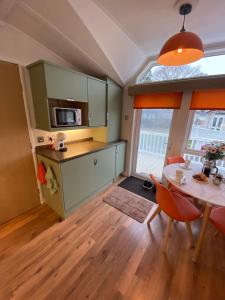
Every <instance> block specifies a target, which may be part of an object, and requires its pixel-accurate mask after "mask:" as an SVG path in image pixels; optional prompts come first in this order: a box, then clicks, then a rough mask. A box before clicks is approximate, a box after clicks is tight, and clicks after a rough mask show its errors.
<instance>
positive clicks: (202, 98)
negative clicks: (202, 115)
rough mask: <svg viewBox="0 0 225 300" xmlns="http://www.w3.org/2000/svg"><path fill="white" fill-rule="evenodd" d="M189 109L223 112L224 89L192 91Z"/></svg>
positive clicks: (224, 103) (224, 102)
mask: <svg viewBox="0 0 225 300" xmlns="http://www.w3.org/2000/svg"><path fill="white" fill-rule="evenodd" d="M190 109H191V110H198V109H199V110H201V109H202V110H225V89H220V90H201V91H200V90H199V91H194V92H193V93H192V99H191V105H190Z"/></svg>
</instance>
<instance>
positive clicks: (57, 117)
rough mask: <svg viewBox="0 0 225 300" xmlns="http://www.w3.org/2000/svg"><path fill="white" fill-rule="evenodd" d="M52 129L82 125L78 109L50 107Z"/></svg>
mask: <svg viewBox="0 0 225 300" xmlns="http://www.w3.org/2000/svg"><path fill="white" fill-rule="evenodd" d="M50 117H51V125H52V127H69V126H81V125H82V113H81V109H78V108H64V107H51V108H50Z"/></svg>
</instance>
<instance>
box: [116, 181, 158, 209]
mask: <svg viewBox="0 0 225 300" xmlns="http://www.w3.org/2000/svg"><path fill="white" fill-rule="evenodd" d="M143 183H144V180H142V179H140V178H137V177H134V176H130V177H127V178H126V179H125V180H123V181H122V182H121V183H120V184H119V186H120V187H122V188H124V189H126V190H128V191H130V192H132V193H134V194H137V195H139V196H141V197H143V198H146V199H147V200H150V201H152V202H155V203H156V200H155V191H154V189H152V190H145V189H143V187H142V186H143Z"/></svg>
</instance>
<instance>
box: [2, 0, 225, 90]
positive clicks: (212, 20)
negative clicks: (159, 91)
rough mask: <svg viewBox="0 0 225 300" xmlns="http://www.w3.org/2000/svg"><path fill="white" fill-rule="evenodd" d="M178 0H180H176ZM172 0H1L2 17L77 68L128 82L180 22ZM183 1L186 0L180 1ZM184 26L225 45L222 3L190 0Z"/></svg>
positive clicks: (206, 39) (207, 42)
mask: <svg viewBox="0 0 225 300" xmlns="http://www.w3.org/2000/svg"><path fill="white" fill-rule="evenodd" d="M178 1H182V0H178ZM176 2H177V1H176V0H167V1H165V0H157V1H155V0H139V1H136V0H38V1H37V0H0V20H2V21H4V22H6V23H9V24H10V25H12V26H14V27H16V28H17V29H19V30H21V31H23V32H24V33H25V34H27V35H29V36H31V37H32V38H34V39H36V40H37V41H38V42H40V43H42V44H43V45H45V46H46V47H47V48H49V49H51V50H52V51H54V52H55V53H56V54H58V55H59V56H61V57H62V58H63V59H65V60H66V61H68V62H69V63H71V64H72V65H74V66H76V68H78V69H79V70H80V71H83V72H86V73H89V74H91V75H96V76H104V75H108V76H109V77H111V78H112V79H114V80H115V81H117V82H118V83H120V84H125V83H127V82H128V81H129V80H130V79H131V78H132V77H133V76H134V75H135V74H137V72H138V71H139V70H140V68H141V67H142V66H143V65H144V64H145V63H146V61H148V60H149V57H154V56H156V55H157V53H158V51H159V49H160V48H161V46H162V44H163V42H164V41H165V40H166V39H167V38H168V37H169V36H171V35H172V34H173V33H175V32H177V31H178V30H179V28H180V24H181V22H182V19H181V17H180V16H179V15H178V13H177V8H176V9H175V8H174V5H175V3H176ZM183 2H185V1H183ZM188 2H194V4H195V6H196V7H195V9H194V11H193V13H192V14H191V15H189V16H188V17H187V23H186V24H187V26H186V27H187V29H189V30H191V31H194V32H196V33H198V34H199V35H200V36H201V37H202V39H203V42H204V44H205V46H206V48H209V49H213V48H214V47H217V48H222V47H223V48H224V47H225V35H224V30H223V28H225V18H224V12H225V1H224V0H217V1H216V2H214V3H216V6H215V4H214V3H213V1H211V0H190V1H188Z"/></svg>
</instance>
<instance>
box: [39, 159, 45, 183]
mask: <svg viewBox="0 0 225 300" xmlns="http://www.w3.org/2000/svg"><path fill="white" fill-rule="evenodd" d="M45 174H46V170H45V166H44V164H43V163H42V162H40V163H39V164H38V176H37V177H38V181H39V182H40V183H41V184H46V183H47V181H46V179H45Z"/></svg>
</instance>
